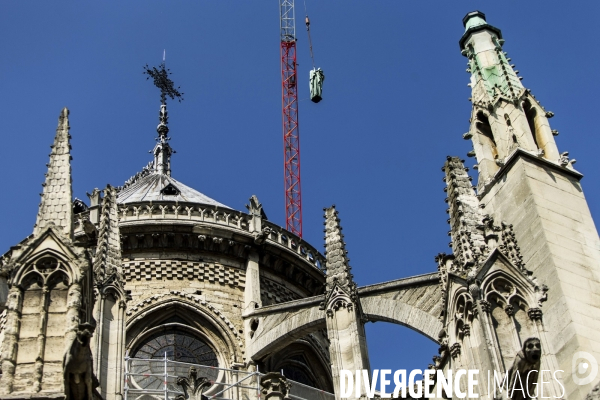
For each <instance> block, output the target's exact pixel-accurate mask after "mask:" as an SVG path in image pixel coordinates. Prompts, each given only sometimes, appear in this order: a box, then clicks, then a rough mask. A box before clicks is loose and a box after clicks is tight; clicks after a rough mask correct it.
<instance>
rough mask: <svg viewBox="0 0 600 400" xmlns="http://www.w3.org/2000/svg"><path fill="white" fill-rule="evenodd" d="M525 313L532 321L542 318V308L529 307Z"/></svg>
mask: <svg viewBox="0 0 600 400" xmlns="http://www.w3.org/2000/svg"><path fill="white" fill-rule="evenodd" d="M527 315H528V316H529V319H530V320H532V321H541V319H542V310H541V309H539V308H530V309H529V310H527Z"/></svg>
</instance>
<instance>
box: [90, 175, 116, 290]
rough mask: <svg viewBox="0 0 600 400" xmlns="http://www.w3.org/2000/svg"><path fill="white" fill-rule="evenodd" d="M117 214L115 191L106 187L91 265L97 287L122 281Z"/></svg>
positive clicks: (108, 186)
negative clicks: (110, 282)
mask: <svg viewBox="0 0 600 400" xmlns="http://www.w3.org/2000/svg"><path fill="white" fill-rule="evenodd" d="M118 213H119V211H118V208H117V191H116V189H115V188H113V187H112V186H110V185H107V186H106V189H105V190H104V198H103V201H102V211H101V213H100V229H99V230H98V247H97V249H96V255H95V257H94V263H93V271H94V281H95V283H96V284H97V285H102V284H103V283H104V282H107V281H109V280H114V279H115V278H117V280H118V281H122V277H121V273H122V270H121V239H120V236H119V214H118Z"/></svg>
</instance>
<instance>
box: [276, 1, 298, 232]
mask: <svg viewBox="0 0 600 400" xmlns="http://www.w3.org/2000/svg"><path fill="white" fill-rule="evenodd" d="M279 11H280V19H279V23H280V33H281V94H282V96H281V97H282V117H283V157H284V158H283V160H284V161H283V163H284V164H283V165H284V180H285V224H286V229H287V230H288V231H290V232H292V233H294V234H296V235H298V236H299V237H302V194H301V190H300V131H299V127H298V86H297V82H298V75H297V71H296V66H297V64H296V18H295V15H294V0H279Z"/></svg>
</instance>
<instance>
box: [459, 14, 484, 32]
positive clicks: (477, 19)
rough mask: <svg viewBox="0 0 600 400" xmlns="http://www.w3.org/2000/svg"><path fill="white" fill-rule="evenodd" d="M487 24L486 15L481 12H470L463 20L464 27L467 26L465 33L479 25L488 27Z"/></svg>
mask: <svg viewBox="0 0 600 400" xmlns="http://www.w3.org/2000/svg"><path fill="white" fill-rule="evenodd" d="M486 24H487V22H486V21H485V14H484V13H482V12H481V11H473V12H470V13H468V14H467V15H466V16H465V17H464V18H463V25H464V26H465V32H466V31H468V30H469V29H471V28H473V27H476V26H479V25H486Z"/></svg>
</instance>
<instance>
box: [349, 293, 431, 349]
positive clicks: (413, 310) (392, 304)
mask: <svg viewBox="0 0 600 400" xmlns="http://www.w3.org/2000/svg"><path fill="white" fill-rule="evenodd" d="M361 305H362V309H363V313H364V315H365V317H366V318H367V319H368V320H369V321H371V322H377V321H385V322H391V323H393V324H399V325H403V326H406V327H407V328H410V329H412V330H414V331H417V332H419V333H420V334H422V335H424V336H426V337H428V338H429V339H431V340H433V341H434V342H436V343H438V334H439V333H440V331H441V330H442V328H443V325H442V323H441V322H440V320H439V319H438V318H437V317H435V316H433V315H431V314H430V313H428V312H426V311H423V310H421V309H419V308H417V307H415V306H412V305H410V304H407V303H403V302H400V301H398V300H391V299H387V298H380V297H377V296H373V297H367V298H364V299H361Z"/></svg>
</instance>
